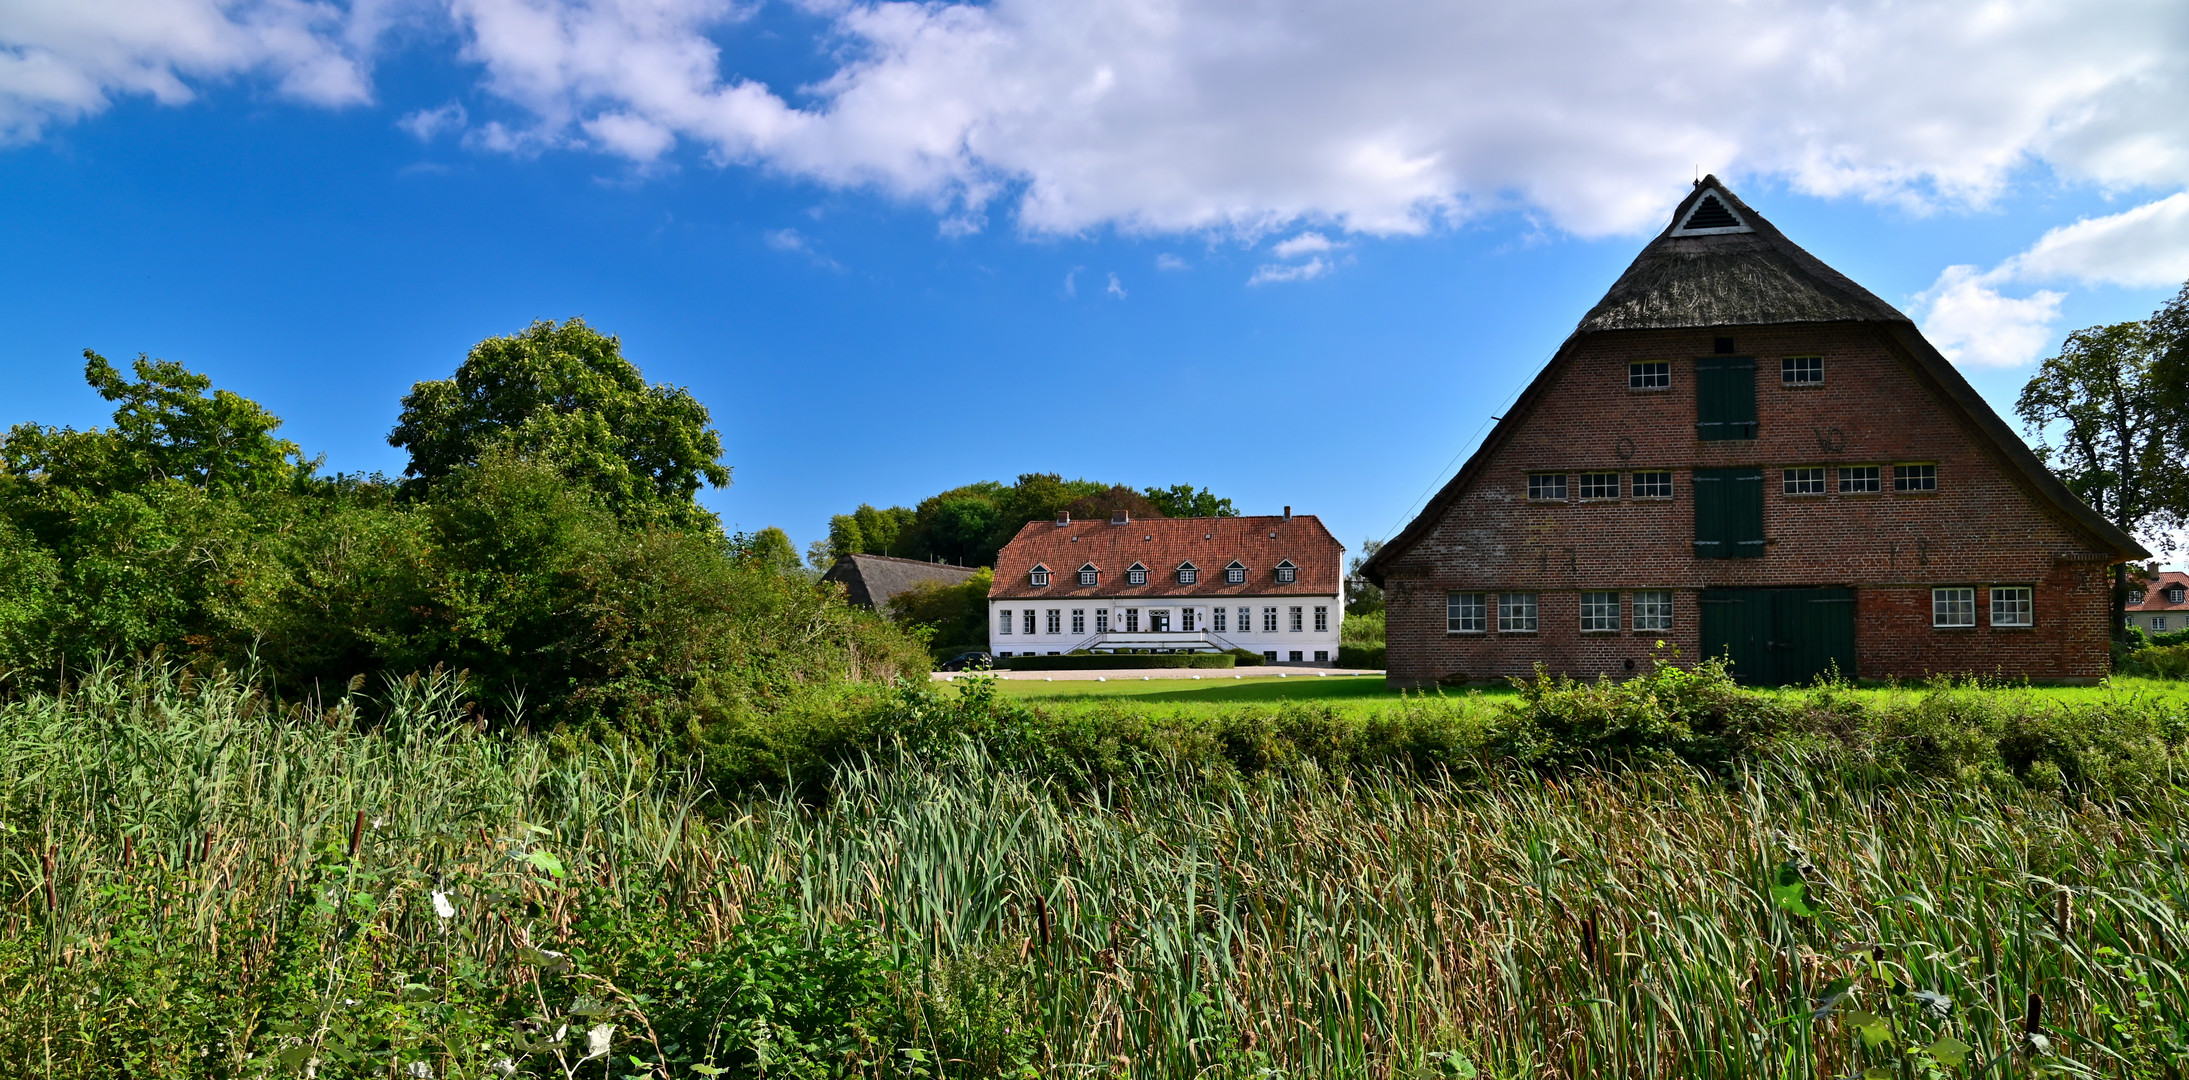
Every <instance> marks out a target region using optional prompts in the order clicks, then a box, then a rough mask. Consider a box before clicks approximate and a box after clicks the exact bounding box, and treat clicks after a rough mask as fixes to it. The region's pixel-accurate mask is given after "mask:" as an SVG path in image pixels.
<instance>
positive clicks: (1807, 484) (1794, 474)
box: [1779, 465, 1828, 497]
mask: <svg viewBox="0 0 2189 1080" xmlns="http://www.w3.org/2000/svg"><path fill="white" fill-rule="evenodd" d="M1824 483H1825V477H1824V466H1822V465H1796V466H1793V467H1792V468H1788V469H1781V470H1780V471H1779V491H1780V493H1781V494H1785V495H1792V496H1797V497H1807V496H1810V495H1822V494H1825V492H1826V491H1827V490H1828V489H1827V488H1826V487H1825V486H1824Z"/></svg>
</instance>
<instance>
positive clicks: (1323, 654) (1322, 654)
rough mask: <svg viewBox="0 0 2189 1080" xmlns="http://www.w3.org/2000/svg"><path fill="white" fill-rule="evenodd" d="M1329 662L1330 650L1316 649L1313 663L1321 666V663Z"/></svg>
mask: <svg viewBox="0 0 2189 1080" xmlns="http://www.w3.org/2000/svg"><path fill="white" fill-rule="evenodd" d="M1329 660H1330V650H1328V649H1317V650H1315V662H1316V663H1318V664H1322V663H1327V662H1329Z"/></svg>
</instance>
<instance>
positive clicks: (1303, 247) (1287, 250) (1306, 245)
mask: <svg viewBox="0 0 2189 1080" xmlns="http://www.w3.org/2000/svg"><path fill="white" fill-rule="evenodd" d="M1336 246H1337V245H1335V244H1332V243H1331V242H1330V238H1329V237H1326V236H1324V235H1323V234H1321V233H1319V232H1304V233H1301V234H1300V235H1298V236H1295V237H1293V238H1292V239H1290V240H1285V241H1282V242H1279V243H1278V244H1276V245H1275V246H1273V247H1271V248H1270V250H1271V251H1274V252H1276V253H1277V257H1278V258H1280V259H1291V258H1296V257H1298V256H1301V255H1311V254H1314V253H1316V252H1319V251H1329V250H1330V249H1331V248H1333V247H1336Z"/></svg>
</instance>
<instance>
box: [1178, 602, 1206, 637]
mask: <svg viewBox="0 0 2189 1080" xmlns="http://www.w3.org/2000/svg"><path fill="white" fill-rule="evenodd" d="M1200 614H1201V609H1199V608H1180V609H1178V628H1179V629H1180V630H1183V631H1185V632H1186V633H1189V634H1190V633H1193V632H1194V630H1196V629H1197V627H1195V626H1194V620H1195V619H1196V618H1198V617H1199V616H1200Z"/></svg>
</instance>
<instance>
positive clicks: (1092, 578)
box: [1079, 563, 1102, 585]
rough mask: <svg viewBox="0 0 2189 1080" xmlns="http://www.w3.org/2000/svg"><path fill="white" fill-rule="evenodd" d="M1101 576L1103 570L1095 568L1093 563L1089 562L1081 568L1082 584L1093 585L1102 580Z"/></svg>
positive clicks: (1080, 579)
mask: <svg viewBox="0 0 2189 1080" xmlns="http://www.w3.org/2000/svg"><path fill="white" fill-rule="evenodd" d="M1101 577H1102V571H1100V570H1097V569H1095V564H1093V563H1088V564H1087V565H1085V566H1082V567H1080V568H1079V583H1080V584H1081V585H1092V584H1094V583H1095V582H1097V581H1099V580H1101Z"/></svg>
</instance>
